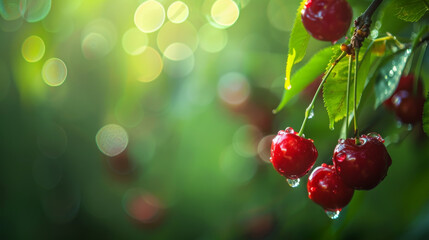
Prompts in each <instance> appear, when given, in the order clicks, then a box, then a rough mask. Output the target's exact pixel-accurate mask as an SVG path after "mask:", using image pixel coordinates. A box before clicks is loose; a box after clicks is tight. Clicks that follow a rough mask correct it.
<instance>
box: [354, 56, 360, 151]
mask: <svg viewBox="0 0 429 240" xmlns="http://www.w3.org/2000/svg"><path fill="white" fill-rule="evenodd" d="M359 50H360V49H359V48H356V49H355V61H356V62H355V77H354V89H353V90H354V94H353V95H354V102H353V118H354V135H355V140H356V142H355V143H356V145H359V144H360V141H359V129H358V126H357V111H356V105H357V80H358V79H357V73H358V68H359Z"/></svg>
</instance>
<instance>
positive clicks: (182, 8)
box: [167, 1, 189, 23]
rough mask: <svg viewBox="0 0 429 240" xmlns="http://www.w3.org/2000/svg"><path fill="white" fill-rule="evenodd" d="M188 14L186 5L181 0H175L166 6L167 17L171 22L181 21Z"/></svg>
mask: <svg viewBox="0 0 429 240" xmlns="http://www.w3.org/2000/svg"><path fill="white" fill-rule="evenodd" d="M188 16H189V8H188V5H186V3H184V2H182V1H176V2H174V3H172V4H171V5H170V6H169V7H168V10H167V17H168V19H169V20H170V21H171V22H173V23H182V22H184V21H185V20H186V19H187V18H188Z"/></svg>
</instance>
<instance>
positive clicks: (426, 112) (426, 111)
mask: <svg viewBox="0 0 429 240" xmlns="http://www.w3.org/2000/svg"><path fill="white" fill-rule="evenodd" d="M422 122H423V131H425V133H426V135H428V136H429V92H428V95H427V97H426V101H425V106H424V108H423V119H422Z"/></svg>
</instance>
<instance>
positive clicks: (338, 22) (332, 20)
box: [301, 0, 353, 42]
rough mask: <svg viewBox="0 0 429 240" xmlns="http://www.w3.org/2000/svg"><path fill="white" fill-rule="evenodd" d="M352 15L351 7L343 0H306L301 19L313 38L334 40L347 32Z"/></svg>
mask: <svg viewBox="0 0 429 240" xmlns="http://www.w3.org/2000/svg"><path fill="white" fill-rule="evenodd" d="M352 15H353V12H352V8H351V7H350V4H349V3H348V2H347V1H345V0H308V1H307V2H306V3H305V6H304V9H303V10H302V12H301V19H302V23H303V24H304V27H305V29H307V31H308V32H309V33H310V34H311V35H312V36H313V37H314V38H316V39H319V40H322V41H331V42H334V41H337V40H338V39H340V38H341V37H342V36H344V35H345V34H346V33H347V30H348V29H349V27H350V23H351V21H352Z"/></svg>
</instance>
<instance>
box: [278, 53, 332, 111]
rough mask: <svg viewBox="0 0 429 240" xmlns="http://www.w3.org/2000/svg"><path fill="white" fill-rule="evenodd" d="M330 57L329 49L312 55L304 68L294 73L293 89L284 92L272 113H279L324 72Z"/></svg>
mask: <svg viewBox="0 0 429 240" xmlns="http://www.w3.org/2000/svg"><path fill="white" fill-rule="evenodd" d="M331 55H332V50H331V48H330V47H327V48H324V49H322V50H320V51H319V52H317V53H316V54H314V56H313V57H312V58H311V59H310V60H309V61H308V62H307V63H306V64H305V65H304V66H302V67H301V68H300V69H299V70H298V71H296V72H295V74H293V75H292V84H293V87H292V88H290V89H289V90H287V89H285V90H284V93H283V98H282V100H281V102H280V104H279V106H278V107H277V108H276V109H275V110H274V112H279V111H280V110H281V109H282V108H283V107H284V106H285V105H286V103H288V102H289V100H290V99H292V98H293V97H294V96H295V95H297V94H298V93H300V92H301V91H302V90H303V89H304V88H305V87H307V86H308V85H309V84H310V83H312V82H313V80H315V79H316V78H317V77H318V76H319V75H320V74H322V73H323V71H324V70H325V66H326V65H327V64H328V61H329V59H330V58H331Z"/></svg>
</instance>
